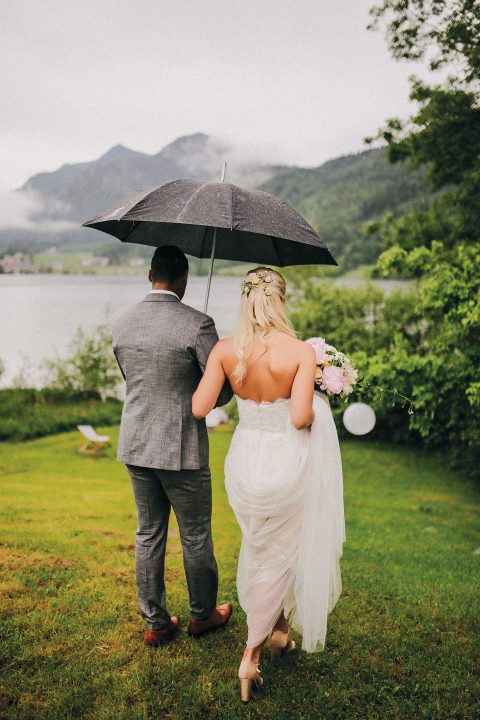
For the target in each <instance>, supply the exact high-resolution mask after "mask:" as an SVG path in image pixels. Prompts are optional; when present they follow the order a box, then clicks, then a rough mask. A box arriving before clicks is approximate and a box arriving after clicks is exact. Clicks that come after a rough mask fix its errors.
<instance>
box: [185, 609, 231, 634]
mask: <svg viewBox="0 0 480 720" xmlns="http://www.w3.org/2000/svg"><path fill="white" fill-rule="evenodd" d="M231 616H232V605H231V603H225V605H219V606H218V607H217V608H215V610H214V611H213V612H212V614H211V615H210V617H208V618H206V620H193V619H192V620H190V622H189V623H188V634H189V635H191V636H193V637H200V635H205V633H208V632H212V630H217V629H218V628H220V627H223V626H224V625H226V624H227V623H228V621H229V620H230V618H231Z"/></svg>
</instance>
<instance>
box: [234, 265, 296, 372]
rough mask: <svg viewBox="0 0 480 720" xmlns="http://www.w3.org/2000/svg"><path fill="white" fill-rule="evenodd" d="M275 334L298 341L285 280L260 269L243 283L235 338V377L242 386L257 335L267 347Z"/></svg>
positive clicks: (272, 272) (272, 271)
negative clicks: (271, 335)
mask: <svg viewBox="0 0 480 720" xmlns="http://www.w3.org/2000/svg"><path fill="white" fill-rule="evenodd" d="M272 330H279V331H280V332H284V333H287V334H288V335H291V336H293V337H297V334H296V332H295V330H294V329H293V327H292V324H291V322H290V320H289V319H288V316H287V306H286V284H285V280H284V279H283V277H282V276H281V275H280V273H279V272H277V271H276V270H272V269H271V268H267V267H257V268H254V270H250V271H249V272H248V273H247V274H246V275H245V277H244V279H243V282H242V297H241V300H240V321H239V324H238V328H237V331H236V333H235V335H234V336H233V345H234V348H235V354H236V356H237V358H238V362H237V365H236V367H235V369H234V370H233V373H232V376H233V377H234V378H235V379H236V381H237V382H238V383H239V385H241V384H242V382H243V381H244V380H245V377H246V375H247V362H248V358H249V356H250V354H251V351H252V343H253V337H254V335H255V336H256V337H258V338H259V339H260V340H261V341H262V342H263V343H264V344H265V338H266V337H267V335H268V334H269V333H270V332H272ZM265 349H266V344H265Z"/></svg>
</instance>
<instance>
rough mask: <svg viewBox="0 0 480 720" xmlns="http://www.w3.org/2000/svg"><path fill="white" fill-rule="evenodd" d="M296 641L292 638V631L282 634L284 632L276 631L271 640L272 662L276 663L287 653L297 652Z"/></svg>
mask: <svg viewBox="0 0 480 720" xmlns="http://www.w3.org/2000/svg"><path fill="white" fill-rule="evenodd" d="M295 648H296V645H295V640H292V638H291V637H290V630H288V631H287V632H282V630H274V631H273V633H272V637H271V639H270V660H271V661H272V662H275V660H277V659H278V658H280V657H283V656H284V655H285V654H286V653H288V652H292V650H295Z"/></svg>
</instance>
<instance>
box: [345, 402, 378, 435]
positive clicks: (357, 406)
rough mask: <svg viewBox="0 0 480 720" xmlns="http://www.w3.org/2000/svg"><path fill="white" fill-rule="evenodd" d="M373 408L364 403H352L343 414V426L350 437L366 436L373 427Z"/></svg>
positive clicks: (374, 420) (374, 418)
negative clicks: (350, 434)
mask: <svg viewBox="0 0 480 720" xmlns="http://www.w3.org/2000/svg"><path fill="white" fill-rule="evenodd" d="M375 422H376V417H375V412H374V411H373V408H371V407H370V405H367V404H366V403H361V402H354V403H352V404H351V405H349V406H348V407H347V409H346V410H345V412H344V413H343V424H344V425H345V427H346V428H347V430H348V432H350V433H352V435H366V434H367V433H369V432H371V431H372V430H373V428H374V427H375Z"/></svg>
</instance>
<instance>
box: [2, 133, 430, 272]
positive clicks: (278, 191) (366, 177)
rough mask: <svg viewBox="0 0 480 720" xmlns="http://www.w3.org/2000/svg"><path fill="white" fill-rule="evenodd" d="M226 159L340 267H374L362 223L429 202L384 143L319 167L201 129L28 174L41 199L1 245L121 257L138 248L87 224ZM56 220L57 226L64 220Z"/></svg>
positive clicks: (373, 244) (377, 244) (230, 173)
mask: <svg viewBox="0 0 480 720" xmlns="http://www.w3.org/2000/svg"><path fill="white" fill-rule="evenodd" d="M225 159H226V160H227V162H228V169H227V179H228V180H230V181H231V182H234V183H237V184H239V185H243V186H245V187H250V188H253V187H259V188H260V189H263V190H266V191H268V192H271V193H273V194H275V195H278V196H279V197H281V198H282V199H284V200H285V201H287V202H288V203H290V204H291V205H293V206H294V207H295V208H296V209H297V210H298V211H299V212H300V213H302V214H303V215H304V216H305V217H306V219H307V220H308V221H309V222H310V223H311V224H312V225H313V227H314V228H315V229H316V230H317V231H318V232H319V234H320V235H321V237H322V238H323V239H324V240H325V241H326V243H327V245H328V246H329V248H330V249H331V251H332V252H333V254H334V256H335V257H336V259H337V261H338V262H339V265H340V266H341V268H342V269H343V270H346V269H349V268H353V267H356V266H357V265H360V264H363V263H372V262H374V261H375V259H376V258H377V257H378V254H379V252H380V251H381V243H382V240H381V238H380V237H379V236H378V234H375V232H373V233H372V232H369V233H367V232H365V226H366V225H367V224H368V223H371V221H374V220H376V219H378V218H380V217H381V216H382V215H384V214H385V213H390V214H392V215H400V214H402V213H404V212H406V211H408V210H411V209H413V208H420V207H425V206H426V205H427V204H428V203H429V202H430V199H431V193H430V192H429V190H428V188H427V184H426V181H425V173H424V171H423V170H422V169H420V170H416V171H415V172H409V171H408V170H407V169H406V168H405V166H404V165H402V164H397V165H391V164H390V163H389V162H388V161H387V158H386V155H385V151H384V150H383V149H376V150H367V151H365V152H360V153H356V154H350V155H345V156H342V157H339V158H335V159H334V160H330V161H329V162H326V163H324V164H323V165H320V166H319V167H314V168H301V167H286V166H275V165H268V164H265V163H262V162H260V161H257V162H256V161H255V160H246V159H245V158H244V157H243V156H242V155H241V153H240V152H239V151H238V150H236V149H235V148H230V147H227V146H226V145H225V144H223V143H221V142H219V141H218V140H215V139H214V138H211V137H209V136H208V135H205V134H203V133H196V134H194V135H189V136H184V137H180V138H178V139H177V140H175V141H174V142H172V143H170V144H169V145H167V146H166V147H165V148H163V149H162V150H160V152H158V153H156V154H154V155H148V154H147V153H142V152H137V151H135V150H131V149H129V148H126V147H124V146H123V145H115V146H114V147H112V148H110V150H108V151H107V152H106V153H105V154H104V155H102V156H101V157H99V158H98V159H97V160H94V161H92V162H86V163H77V164H74V165H63V166H62V167H61V168H59V169H58V170H56V171H54V172H48V173H40V174H38V175H35V176H33V177H31V178H30V179H29V180H28V181H27V182H26V183H25V184H24V185H23V187H21V188H20V189H19V190H18V191H17V192H18V194H19V195H20V196H23V197H25V198H35V202H36V204H35V214H33V213H30V219H31V222H30V225H29V226H28V227H26V228H21V229H20V228H17V229H6V228H3V229H2V228H0V251H3V252H4V253H6V252H15V251H17V250H21V251H23V252H29V251H30V252H31V251H32V250H33V249H34V248H35V249H38V248H40V247H48V246H50V245H56V246H57V247H68V248H72V249H73V248H75V249H76V250H77V251H79V250H83V249H88V250H96V249H98V251H100V253H101V254H106V255H108V256H109V257H110V261H111V263H119V262H121V261H122V258H123V259H124V257H125V256H126V255H127V254H128V253H129V252H130V253H133V252H137V253H138V252H139V251H140V250H139V248H138V246H136V247H135V246H128V245H122V246H120V245H119V243H118V241H117V240H115V239H113V238H112V239H110V238H109V237H108V236H106V235H104V234H102V233H98V232H96V231H94V230H88V229H85V228H80V225H81V223H82V222H83V221H85V220H87V219H88V218H91V217H93V216H94V215H95V214H96V213H98V212H100V211H102V210H104V209H106V208H107V207H109V206H110V205H113V204H115V203H116V202H118V200H121V199H123V198H124V197H127V196H128V195H130V194H133V193H136V192H138V191H139V190H141V189H143V188H145V189H147V188H150V187H154V186H156V185H161V184H163V183H166V182H169V181H171V180H175V179H178V178H182V177H189V178H195V179H206V180H215V179H218V178H219V176H220V172H221V168H222V165H223V161H224V160H225ZM56 223H59V224H58V225H57V224H56Z"/></svg>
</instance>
